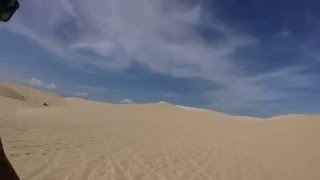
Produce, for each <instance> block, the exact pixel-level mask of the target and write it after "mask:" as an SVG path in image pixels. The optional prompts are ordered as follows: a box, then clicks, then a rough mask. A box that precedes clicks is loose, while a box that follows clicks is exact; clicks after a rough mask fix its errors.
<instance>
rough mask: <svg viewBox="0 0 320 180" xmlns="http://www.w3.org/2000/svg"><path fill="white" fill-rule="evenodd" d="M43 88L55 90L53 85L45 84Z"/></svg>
mask: <svg viewBox="0 0 320 180" xmlns="http://www.w3.org/2000/svg"><path fill="white" fill-rule="evenodd" d="M44 87H45V88H46V89H56V88H57V87H56V84H54V83H50V84H46V85H45V86H44Z"/></svg>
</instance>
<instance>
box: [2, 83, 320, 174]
mask: <svg viewBox="0 0 320 180" xmlns="http://www.w3.org/2000/svg"><path fill="white" fill-rule="evenodd" d="M43 103H47V104H48V105H49V106H43ZM0 109H1V110H0V136H1V137H2V141H3V144H4V148H5V151H6V154H7V156H8V158H9V160H10V161H11V162H12V164H13V166H14V167H15V169H16V171H17V173H18V174H19V176H20V177H21V179H29V180H37V179H39V180H43V179H46V180H47V179H48V180H50V179H57V180H63V179H74V180H78V179H92V180H99V179H129V180H140V179H159V180H165V179H181V180H184V179H199V180H205V179H212V180H272V179H274V180H301V179H305V180H309V179H310V180H313V179H320V172H319V167H320V153H319V152H320V143H319V140H318V137H320V136H319V135H320V116H317V115H313V116H311V115H287V116H280V117H274V118H271V119H269V120H263V121H261V120H259V119H256V118H250V117H237V116H230V115H227V114H223V113H218V112H214V111H208V110H201V109H196V108H190V107H184V106H176V105H172V104H168V103H153V104H141V105H138V104H130V105H113V104H108V103H100V102H93V101H86V100H82V99H76V98H63V97H60V96H58V95H55V94H52V93H47V92H43V91H39V90H34V89H32V88H29V87H24V86H21V85H16V84H11V83H3V82H2V83H0Z"/></svg>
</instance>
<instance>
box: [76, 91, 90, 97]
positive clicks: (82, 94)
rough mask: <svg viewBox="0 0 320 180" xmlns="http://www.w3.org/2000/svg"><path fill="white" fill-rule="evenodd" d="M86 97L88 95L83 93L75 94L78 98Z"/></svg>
mask: <svg viewBox="0 0 320 180" xmlns="http://www.w3.org/2000/svg"><path fill="white" fill-rule="evenodd" d="M88 95H89V94H88V93H84V92H78V93H76V96H79V97H87V96H88Z"/></svg>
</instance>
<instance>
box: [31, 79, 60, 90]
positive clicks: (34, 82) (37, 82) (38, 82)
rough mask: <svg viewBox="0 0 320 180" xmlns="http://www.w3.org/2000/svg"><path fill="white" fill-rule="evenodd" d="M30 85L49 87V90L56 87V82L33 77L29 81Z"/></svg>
mask: <svg viewBox="0 0 320 180" xmlns="http://www.w3.org/2000/svg"><path fill="white" fill-rule="evenodd" d="M29 83H30V85H31V86H35V87H39V88H45V89H48V90H53V89H56V88H57V87H56V84H54V83H46V82H44V81H42V80H40V79H38V78H35V77H33V78H31V79H30V81H29Z"/></svg>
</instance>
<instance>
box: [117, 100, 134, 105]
mask: <svg viewBox="0 0 320 180" xmlns="http://www.w3.org/2000/svg"><path fill="white" fill-rule="evenodd" d="M120 103H121V104H135V103H136V102H134V101H133V100H131V99H123V100H121V101H120Z"/></svg>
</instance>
